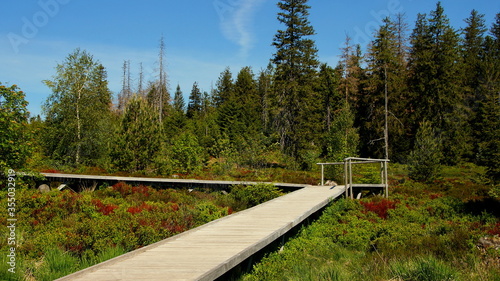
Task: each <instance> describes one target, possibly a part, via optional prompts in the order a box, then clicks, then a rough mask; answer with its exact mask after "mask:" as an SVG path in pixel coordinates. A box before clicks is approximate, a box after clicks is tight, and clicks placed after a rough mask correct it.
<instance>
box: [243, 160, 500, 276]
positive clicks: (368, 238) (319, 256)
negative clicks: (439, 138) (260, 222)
mask: <svg viewBox="0 0 500 281" xmlns="http://www.w3.org/2000/svg"><path fill="white" fill-rule="evenodd" d="M398 172H401V173H403V174H401V175H398ZM392 175H393V176H392V177H391V184H392V185H391V187H392V188H391V194H390V199H385V198H381V197H379V196H374V197H368V198H364V199H362V200H350V199H340V200H337V201H334V202H332V203H331V204H330V206H328V207H327V209H326V210H325V211H324V212H323V214H322V216H321V217H320V218H319V219H318V220H317V221H316V222H314V223H312V224H311V225H309V226H307V227H304V228H302V229H301V230H300V232H299V233H298V234H297V235H296V236H294V237H292V238H291V239H290V240H289V241H288V242H287V243H286V244H284V245H283V247H282V248H281V249H280V250H279V251H277V252H273V253H270V254H268V255H267V256H266V257H265V258H264V259H263V260H262V261H261V262H260V263H258V264H256V265H255V266H254V268H253V270H252V272H250V273H248V274H246V275H244V276H243V277H242V278H241V280H244V281H251V280H252V281H253V280H436V281H437V280H500V238H499V235H500V213H499V211H500V202H499V201H498V200H496V199H495V198H492V197H491V196H490V195H489V193H492V192H491V190H494V189H492V188H491V186H489V185H488V184H486V183H485V182H481V178H482V177H481V176H480V173H478V171H477V169H476V167H471V166H467V167H459V168H456V167H451V168H445V169H443V171H442V175H443V176H444V177H441V178H439V179H437V180H435V181H433V182H432V183H428V184H424V183H418V182H414V181H411V180H409V179H408V178H407V177H406V176H405V175H404V167H401V166H396V167H394V169H392ZM488 241H490V242H488Z"/></svg>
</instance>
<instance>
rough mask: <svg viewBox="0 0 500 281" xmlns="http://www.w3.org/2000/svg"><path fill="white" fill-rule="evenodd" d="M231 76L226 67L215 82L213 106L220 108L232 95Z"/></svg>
mask: <svg viewBox="0 0 500 281" xmlns="http://www.w3.org/2000/svg"><path fill="white" fill-rule="evenodd" d="M232 76H233V74H232V73H231V70H230V69H229V67H227V68H226V69H225V70H224V71H223V72H222V73H221V74H220V77H219V80H217V83H216V88H215V91H214V97H213V99H214V103H215V106H216V107H217V106H220V105H221V104H223V103H225V102H226V101H227V100H228V99H229V97H231V96H232V95H233V77H232Z"/></svg>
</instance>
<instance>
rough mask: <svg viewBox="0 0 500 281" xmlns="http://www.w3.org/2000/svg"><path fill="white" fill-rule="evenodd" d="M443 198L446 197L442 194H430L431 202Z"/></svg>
mask: <svg viewBox="0 0 500 281" xmlns="http://www.w3.org/2000/svg"><path fill="white" fill-rule="evenodd" d="M443 196H444V195H443V194H440V193H432V194H430V195H429V198H430V199H431V200H434V199H437V198H441V197H443Z"/></svg>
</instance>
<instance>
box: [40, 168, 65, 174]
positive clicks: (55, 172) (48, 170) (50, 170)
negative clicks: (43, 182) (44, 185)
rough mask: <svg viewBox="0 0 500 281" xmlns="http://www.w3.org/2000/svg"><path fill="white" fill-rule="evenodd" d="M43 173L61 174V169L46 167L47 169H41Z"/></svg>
mask: <svg viewBox="0 0 500 281" xmlns="http://www.w3.org/2000/svg"><path fill="white" fill-rule="evenodd" d="M40 172H41V173H51V174H60V173H61V171H59V170H55V169H46V170H41V171H40Z"/></svg>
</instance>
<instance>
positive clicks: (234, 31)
mask: <svg viewBox="0 0 500 281" xmlns="http://www.w3.org/2000/svg"><path fill="white" fill-rule="evenodd" d="M264 1H265V0H240V1H236V2H235V3H233V4H232V6H230V7H231V8H228V9H227V10H226V16H224V17H221V30H222V33H223V34H224V36H225V37H226V39H228V40H229V41H231V42H233V43H235V44H237V45H238V46H239V47H240V56H242V57H243V58H246V57H247V56H248V53H249V52H250V50H251V49H252V48H253V46H254V43H255V37H254V34H253V32H252V24H253V20H254V13H255V11H256V10H257V8H258V7H259V6H260V5H261V4H262V3H263V2H264ZM228 7H229V6H228Z"/></svg>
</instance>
